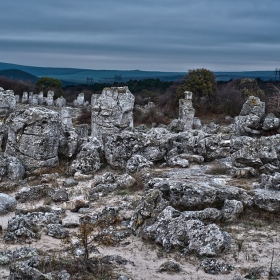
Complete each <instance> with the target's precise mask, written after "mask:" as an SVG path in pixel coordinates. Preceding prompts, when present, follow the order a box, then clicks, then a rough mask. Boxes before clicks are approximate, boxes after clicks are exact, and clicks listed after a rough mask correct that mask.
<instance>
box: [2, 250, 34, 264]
mask: <svg viewBox="0 0 280 280" xmlns="http://www.w3.org/2000/svg"><path fill="white" fill-rule="evenodd" d="M33 256H38V251H37V249H36V248H34V247H20V248H17V249H14V250H8V251H1V252H0V265H7V264H10V263H12V262H14V261H15V260H20V259H25V258H31V257H33Z"/></svg>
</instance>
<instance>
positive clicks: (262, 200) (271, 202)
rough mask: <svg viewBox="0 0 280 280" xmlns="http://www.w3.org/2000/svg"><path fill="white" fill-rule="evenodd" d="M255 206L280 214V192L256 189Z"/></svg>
mask: <svg viewBox="0 0 280 280" xmlns="http://www.w3.org/2000/svg"><path fill="white" fill-rule="evenodd" d="M253 200H254V204H255V205H256V206H257V207H259V208H260V209H263V210H266V211H268V212H272V213H279V212H280V193H279V191H271V190H263V189H256V190H255V191H254V197H253Z"/></svg>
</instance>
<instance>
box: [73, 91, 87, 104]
mask: <svg viewBox="0 0 280 280" xmlns="http://www.w3.org/2000/svg"><path fill="white" fill-rule="evenodd" d="M84 103H85V95H84V93H83V92H81V93H80V94H79V95H78V97H77V99H76V100H74V106H75V107H81V106H84Z"/></svg>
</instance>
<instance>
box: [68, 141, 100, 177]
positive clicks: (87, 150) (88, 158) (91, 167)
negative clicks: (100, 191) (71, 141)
mask: <svg viewBox="0 0 280 280" xmlns="http://www.w3.org/2000/svg"><path fill="white" fill-rule="evenodd" d="M102 152H103V147H102V145H101V143H100V142H99V141H98V140H97V139H96V138H93V137H89V138H88V139H87V140H86V141H85V142H84V143H83V144H82V145H81V147H80V150H79V153H78V154H77V156H76V159H75V160H73V162H72V164H71V166H70V173H72V174H73V173H75V172H80V173H82V174H94V173H95V172H96V171H97V170H99V169H100V166H101V162H100V155H101V154H102Z"/></svg>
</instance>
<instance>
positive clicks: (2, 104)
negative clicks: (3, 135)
mask: <svg viewBox="0 0 280 280" xmlns="http://www.w3.org/2000/svg"><path fill="white" fill-rule="evenodd" d="M15 108H16V99H15V95H14V92H13V91H12V90H5V91H4V90H3V91H0V117H1V118H5V117H7V116H8V115H9V114H10V113H11V112H12V111H14V110H15Z"/></svg>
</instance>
